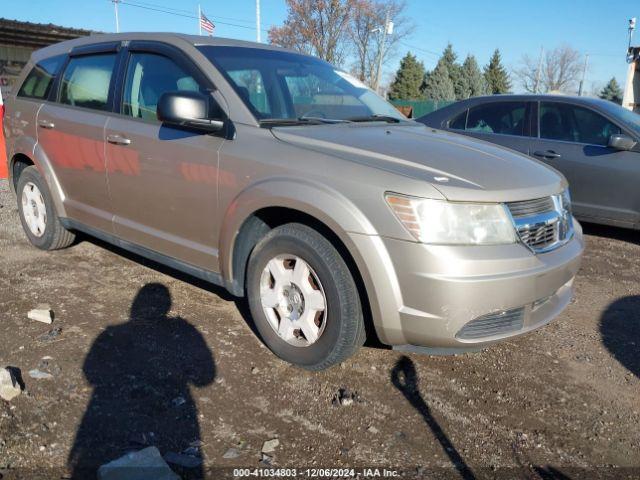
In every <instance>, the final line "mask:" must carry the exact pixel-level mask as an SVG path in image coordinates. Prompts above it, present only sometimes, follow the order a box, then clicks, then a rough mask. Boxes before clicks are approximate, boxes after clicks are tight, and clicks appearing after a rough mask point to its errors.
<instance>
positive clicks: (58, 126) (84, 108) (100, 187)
mask: <svg viewBox="0 0 640 480" xmlns="http://www.w3.org/2000/svg"><path fill="white" fill-rule="evenodd" d="M116 55H117V54H116V52H115V50H114V51H111V52H105V53H94V54H86V55H78V56H72V57H71V58H70V59H69V62H68V63H67V65H66V67H65V69H64V72H63V74H62V77H61V84H60V91H59V94H58V95H59V96H58V98H57V101H56V102H47V103H45V104H44V105H43V106H42V108H41V109H40V111H39V112H38V122H37V123H38V144H39V147H40V148H41V149H42V150H43V151H44V153H45V154H46V155H47V156H48V157H49V160H50V161H51V163H52V164H53V168H54V170H55V172H56V175H57V176H58V180H59V182H60V185H61V187H62V190H63V192H64V205H65V209H66V211H67V215H68V216H69V217H71V218H73V219H74V220H78V221H80V222H81V223H84V224H85V225H88V226H92V227H94V228H98V229H100V230H103V231H105V232H111V231H112V223H111V213H110V209H111V205H110V199H109V194H108V191H107V178H106V172H105V156H104V126H105V123H106V119H107V117H106V112H107V111H109V110H110V108H111V106H110V97H109V92H110V85H111V83H112V77H113V71H114V67H115V64H116Z"/></svg>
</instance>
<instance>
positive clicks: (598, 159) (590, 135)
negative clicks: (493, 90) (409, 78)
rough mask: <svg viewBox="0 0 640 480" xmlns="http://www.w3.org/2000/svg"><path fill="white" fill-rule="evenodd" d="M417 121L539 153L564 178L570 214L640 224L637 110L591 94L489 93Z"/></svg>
mask: <svg viewBox="0 0 640 480" xmlns="http://www.w3.org/2000/svg"><path fill="white" fill-rule="evenodd" d="M418 121H419V122H422V123H424V124H425V125H427V126H429V127H433V128H437V129H443V130H450V131H452V132H456V133H461V134H464V135H469V136H471V137H475V138H478V139H482V140H486V141H488V142H492V143H496V144H499V145H502V146H504V147H508V148H511V149H513V150H517V151H519V152H521V153H524V154H526V155H530V156H532V157H534V158H536V159H538V160H541V161H543V162H545V163H547V164H548V165H551V166H552V167H554V168H556V169H557V170H559V171H560V172H561V173H563V174H564V176H565V177H566V178H567V180H568V181H569V184H570V186H571V195H572V204H573V210H574V214H575V215H576V217H578V218H580V219H582V220H585V221H589V222H594V223H602V224H607V225H616V226H620V227H626V228H635V229H640V144H639V143H638V142H639V140H640V115H638V114H636V113H633V112H631V111H629V110H626V109H624V108H622V107H621V106H619V105H617V104H614V103H612V102H609V101H606V100H600V99H597V98H585V97H566V96H557V95H493V96H486V97H475V98H470V99H467V100H462V101H460V102H456V103H454V104H451V105H448V106H447V107H444V108H442V109H440V110H436V111H435V112H432V113H430V114H428V115H425V116H423V117H421V118H419V119H418ZM496 175H500V172H499V171H496Z"/></svg>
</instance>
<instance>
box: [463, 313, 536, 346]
mask: <svg viewBox="0 0 640 480" xmlns="http://www.w3.org/2000/svg"><path fill="white" fill-rule="evenodd" d="M523 326H524V307H520V308H514V309H512V310H506V311H502V312H495V313H490V314H489V315H484V316H482V317H478V318H476V319H474V320H471V321H470V322H469V323H467V324H466V325H465V326H464V327H462V328H461V329H460V331H459V332H458V333H457V334H456V338H459V339H462V340H474V339H478V338H484V337H493V336H495V335H504V334H508V333H513V332H517V331H518V330H522V328H523Z"/></svg>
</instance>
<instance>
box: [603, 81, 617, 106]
mask: <svg viewBox="0 0 640 480" xmlns="http://www.w3.org/2000/svg"><path fill="white" fill-rule="evenodd" d="M622 95H623V93H622V89H621V88H620V85H618V82H617V81H616V79H615V77H614V78H612V79H611V80H609V83H607V85H606V86H605V87H604V88H603V89H602V91H601V92H600V98H602V99H604V100H610V101H612V102H614V103H617V104H618V105H622Z"/></svg>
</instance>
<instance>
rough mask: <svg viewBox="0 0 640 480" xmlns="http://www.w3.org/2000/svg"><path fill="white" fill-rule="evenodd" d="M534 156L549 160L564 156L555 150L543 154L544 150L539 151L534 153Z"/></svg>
mask: <svg viewBox="0 0 640 480" xmlns="http://www.w3.org/2000/svg"><path fill="white" fill-rule="evenodd" d="M533 154H534V155H535V156H536V157H541V158H547V159H551V158H560V157H561V156H562V155H560V154H559V153H556V152H554V151H553V150H547V151H545V152H543V151H542V150H537V151H535V152H533Z"/></svg>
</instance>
